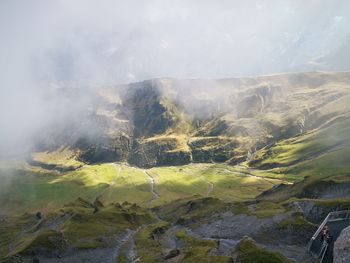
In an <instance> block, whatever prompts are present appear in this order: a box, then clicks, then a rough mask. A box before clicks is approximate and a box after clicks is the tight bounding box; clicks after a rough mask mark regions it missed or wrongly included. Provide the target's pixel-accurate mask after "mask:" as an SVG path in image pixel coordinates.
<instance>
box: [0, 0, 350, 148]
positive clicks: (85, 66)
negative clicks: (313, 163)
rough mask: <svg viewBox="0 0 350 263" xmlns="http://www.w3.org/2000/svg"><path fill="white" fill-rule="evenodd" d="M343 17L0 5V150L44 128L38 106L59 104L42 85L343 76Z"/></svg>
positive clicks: (267, 6)
mask: <svg viewBox="0 0 350 263" xmlns="http://www.w3.org/2000/svg"><path fill="white" fill-rule="evenodd" d="M349 10H350V6H349V3H348V2H347V1H332V2H330V1H308V2H307V3H305V1H283V2H280V1H247V2H242V1H235V2H232V1H222V2H221V3H220V5H218V4H217V3H214V2H213V1H176V2H164V1H128V3H125V2H122V1H103V2H96V1H74V2H71V1H51V2H47V1H41V0H36V1H32V2H30V3H23V2H21V1H2V2H1V8H0V12H1V26H0V27H1V39H2V41H1V49H0V52H1V53H0V54H1V58H2V59H1V63H0V69H1V70H0V72H1V96H0V97H1V118H0V120H1V123H2V124H3V125H2V126H3V127H4V128H3V129H2V130H1V131H0V132H1V136H0V137H1V138H2V139H1V140H2V142H1V145H5V144H9V142H10V141H12V142H16V141H23V142H24V141H27V140H28V137H29V136H31V135H32V134H33V133H35V132H36V131H37V128H35V127H39V126H41V125H43V124H46V122H47V119H50V117H51V116H49V114H47V112H48V111H49V110H48V109H47V107H51V108H52V107H60V105H54V104H53V103H52V104H51V105H45V101H44V100H43V98H42V97H43V96H45V95H43V93H45V92H47V90H48V89H50V88H52V87H86V86H90V87H91V86H99V85H102V84H120V83H129V82H135V81H136V82H137V81H142V80H145V79H152V78H156V77H174V78H193V77H197V78H223V77H232V76H247V75H248V76H252V75H262V74H275V73H280V72H299V71H315V70H328V71H337V70H342V71H344V70H347V69H349V64H348V63H349V62H348V61H349V60H348V59H346V57H347V56H348V54H349V52H348V46H349V33H350V32H349V31H350V29H349V28H350V26H349V23H350V21H349V19H350V18H349ZM33 116H35V118H34V117H33ZM29 134H30V135H29ZM3 147H4V146H3Z"/></svg>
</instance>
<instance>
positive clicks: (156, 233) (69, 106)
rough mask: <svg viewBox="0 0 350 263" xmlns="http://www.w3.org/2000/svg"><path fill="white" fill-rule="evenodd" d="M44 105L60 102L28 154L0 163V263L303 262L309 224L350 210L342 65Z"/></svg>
mask: <svg viewBox="0 0 350 263" xmlns="http://www.w3.org/2000/svg"><path fill="white" fill-rule="evenodd" d="M47 100H48V101H49V102H51V101H52V102H54V103H55V104H58V105H62V107H59V108H55V109H53V110H52V111H51V112H50V114H51V115H50V116H51V118H50V121H49V122H48V123H47V124H46V127H44V128H43V129H42V131H41V132H39V133H38V134H36V136H35V138H34V141H35V145H34V147H33V148H32V151H31V152H30V153H28V155H27V156H26V158H25V159H24V160H23V159H15V160H13V159H5V158H3V159H2V160H1V163H0V174H1V181H2V184H1V186H0V205H1V207H2V209H1V214H0V215H1V218H0V220H1V221H0V247H1V249H0V260H3V261H4V262H58V261H62V262H72V261H75V262H83V261H84V260H85V261H86V262H134V260H139V261H140V262H194V261H198V262H202V261H203V260H207V259H208V260H209V261H210V262H232V261H233V260H235V262H310V261H311V260H312V258H311V256H310V255H308V254H307V253H306V249H305V248H306V246H307V244H308V242H309V239H310V238H311V236H312V235H313V233H314V232H315V231H316V229H317V227H318V224H319V223H320V222H321V221H322V220H323V219H324V217H325V216H326V215H327V214H328V212H330V211H334V210H342V209H349V208H350V199H349V198H350V195H349V187H350V162H349V161H350V157H349V156H350V106H349V105H350V104H349V103H350V73H348V72H310V73H293V74H282V75H272V76H259V77H249V78H229V79H218V80H213V79H171V78H160V79H153V80H146V81H143V82H138V83H131V84H127V85H115V86H103V87H97V88H86V89H83V88H80V89H77V88H59V89H54V90H50V91H49V92H48V93H47ZM334 238H335V239H336V238H337V236H335V237H334ZM34 260H37V261H34Z"/></svg>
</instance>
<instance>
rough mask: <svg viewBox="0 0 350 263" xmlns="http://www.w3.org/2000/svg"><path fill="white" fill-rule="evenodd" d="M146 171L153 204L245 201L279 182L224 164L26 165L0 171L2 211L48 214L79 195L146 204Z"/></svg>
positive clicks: (149, 194)
mask: <svg viewBox="0 0 350 263" xmlns="http://www.w3.org/2000/svg"><path fill="white" fill-rule="evenodd" d="M146 171H147V172H148V173H149V174H150V175H152V176H153V177H154V179H155V191H156V192H157V193H158V194H159V195H160V197H159V198H158V199H155V200H154V201H153V202H152V204H151V205H152V206H157V205H160V204H165V203H168V202H170V201H173V200H176V199H179V198H184V197H191V196H193V195H196V194H198V195H201V196H207V195H209V196H212V197H217V198H219V199H222V200H224V201H242V200H243V201H246V200H251V199H253V198H255V196H257V195H259V194H260V193H261V192H262V191H265V190H268V189H269V188H271V187H272V186H274V185H275V184H279V183H281V182H282V181H281V180H279V179H274V178H273V177H274V175H273V174H272V175H270V177H271V178H270V177H269V175H266V176H267V177H251V176H247V175H245V174H244V173H238V172H235V170H234V169H232V168H229V167H228V166H227V165H225V164H191V165H185V166H177V167H174V166H172V167H158V168H152V169H149V170H143V169H139V168H134V167H130V166H127V165H122V164H116V165H113V164H100V165H84V166H83V167H81V168H79V169H77V170H74V171H67V172H63V173H54V172H52V171H49V170H45V169H42V168H38V167H33V166H24V167H23V168H22V169H18V170H15V172H14V173H12V174H11V175H10V174H9V172H10V170H7V172H6V171H5V170H3V171H2V173H7V174H8V175H7V177H6V178H7V180H6V182H7V183H4V184H3V185H2V186H0V187H1V189H0V190H1V191H0V193H1V198H0V202H1V206H2V208H3V210H2V212H3V213H7V212H15V213H23V212H25V211H29V212H34V211H37V210H41V211H48V210H53V209H56V208H58V207H60V206H62V205H63V204H66V203H67V202H69V201H72V200H74V199H76V198H78V197H82V198H84V199H87V200H89V201H93V200H95V199H96V198H99V200H101V201H102V202H104V203H109V202H124V201H128V202H132V203H137V204H140V205H146V203H147V201H148V200H150V199H151V198H152V193H151V191H150V178H149V177H148V175H147V174H146ZM11 172H13V170H11ZM4 181H5V180H3V182H4Z"/></svg>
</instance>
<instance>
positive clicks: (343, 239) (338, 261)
mask: <svg viewBox="0 0 350 263" xmlns="http://www.w3.org/2000/svg"><path fill="white" fill-rule="evenodd" d="M333 254H334V258H333V262H334V263H344V262H350V226H348V227H347V228H345V229H344V230H343V231H342V232H341V234H340V236H339V237H338V239H337V240H336V241H335V243H334V253H333Z"/></svg>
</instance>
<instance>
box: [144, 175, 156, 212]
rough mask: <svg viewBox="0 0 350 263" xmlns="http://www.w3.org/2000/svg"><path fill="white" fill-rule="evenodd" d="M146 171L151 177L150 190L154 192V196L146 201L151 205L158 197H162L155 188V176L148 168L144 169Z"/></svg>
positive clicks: (147, 204)
mask: <svg viewBox="0 0 350 263" xmlns="http://www.w3.org/2000/svg"><path fill="white" fill-rule="evenodd" d="M143 172H144V173H145V175H147V177H148V178H149V182H150V191H151V193H152V197H151V199H149V200H148V201H147V202H146V206H147V207H149V206H150V205H151V204H152V202H153V201H154V200H156V199H158V198H159V197H160V195H159V194H158V193H157V192H156V191H155V190H154V185H155V182H154V177H153V176H152V175H151V174H150V173H149V172H147V171H146V170H144V171H143Z"/></svg>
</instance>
